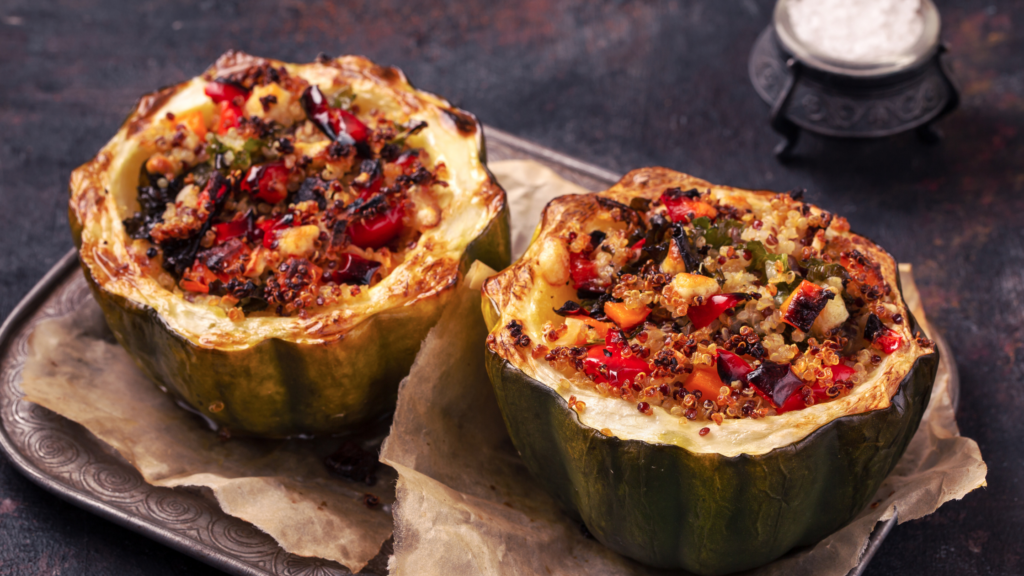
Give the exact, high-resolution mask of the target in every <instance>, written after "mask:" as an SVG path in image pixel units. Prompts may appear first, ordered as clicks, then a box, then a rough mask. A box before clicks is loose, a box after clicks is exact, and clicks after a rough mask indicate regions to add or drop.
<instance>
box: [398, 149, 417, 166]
mask: <svg viewBox="0 0 1024 576" xmlns="http://www.w3.org/2000/svg"><path fill="white" fill-rule="evenodd" d="M419 157H420V152H419V150H406V151H405V152H402V155H401V156H399V157H398V159H397V160H395V165H397V166H401V167H402V168H405V167H407V166H412V163H413V162H414V161H415V160H416V159H417V158H419Z"/></svg>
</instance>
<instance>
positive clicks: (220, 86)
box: [203, 81, 249, 106]
mask: <svg viewBox="0 0 1024 576" xmlns="http://www.w3.org/2000/svg"><path fill="white" fill-rule="evenodd" d="M203 92H205V93H206V95H207V96H209V97H210V100H213V101H214V103H216V104H220V103H221V102H231V103H232V104H235V105H236V106H241V105H242V104H245V101H246V100H248V99H249V91H248V90H246V89H245V88H242V87H241V86H239V85H238V84H232V83H230V82H217V81H214V82H209V83H207V84H206V87H205V88H203ZM236 98H241V99H242V100H241V101H238V100H236Z"/></svg>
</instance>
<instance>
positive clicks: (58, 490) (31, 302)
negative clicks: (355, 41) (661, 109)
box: [0, 126, 958, 576]
mask: <svg viewBox="0 0 1024 576" xmlns="http://www.w3.org/2000/svg"><path fill="white" fill-rule="evenodd" d="M485 134H486V139H487V141H488V142H489V143H491V144H497V145H498V146H499V147H505V148H507V149H510V150H511V151H512V153H513V155H518V156H520V157H522V158H525V159H532V160H538V161H540V162H542V163H544V164H547V165H548V166H550V167H551V168H553V169H554V170H555V171H556V172H559V173H560V174H561V175H562V176H564V177H566V178H567V179H569V180H571V181H573V182H575V183H577V184H580V185H582V186H584V187H587V188H593V187H594V186H595V185H598V186H608V185H611V184H613V183H614V182H616V181H618V179H619V177H620V176H619V175H618V174H616V173H615V172H612V171H610V170H606V169H604V168H601V167H598V166H595V165H593V164H589V163H586V162H583V161H580V160H578V159H576V158H573V157H571V156H567V155H565V154H562V153H560V152H557V151H555V150H551V149H549V148H544V147H542V146H539V145H537V144H534V143H532V142H530V141H528V140H524V139H522V138H518V137H516V136H513V135H511V134H509V133H507V132H503V131H501V130H498V129H495V128H492V127H489V126H488V127H485ZM501 155H503V156H504V155H507V153H506V154H501ZM493 159H495V160H496V159H497V158H493ZM77 263H78V257H77V250H76V249H74V248H72V249H71V250H70V251H68V252H67V253H66V254H65V255H64V256H63V257H62V258H61V259H60V260H59V261H58V262H57V263H56V264H55V265H54V266H53V267H52V268H51V269H50V270H49V271H48V272H47V273H46V275H45V276H43V278H42V279H41V280H40V281H39V282H38V283H37V284H36V285H35V286H34V287H33V288H32V289H31V290H30V291H29V293H28V294H26V295H25V297H24V298H22V300H21V301H20V302H19V303H18V305H17V306H15V308H14V309H13V310H12V311H11V313H10V315H9V316H8V317H7V318H6V319H5V321H4V323H3V325H2V326H0V360H6V359H7V357H8V356H9V355H10V354H11V352H12V348H13V347H14V346H15V345H16V344H18V337H19V336H21V335H22V332H23V330H24V329H26V328H28V326H27V324H28V323H29V322H30V321H31V320H32V319H33V317H34V316H35V315H36V314H37V313H38V312H40V311H41V308H42V305H43V304H44V303H46V302H47V301H48V300H49V299H50V298H52V297H53V296H55V294H56V291H57V289H58V288H60V287H61V286H62V284H63V283H64V282H65V281H66V280H67V279H68V276H69V275H71V274H73V273H74V271H75V270H77V268H78V267H77ZM936 340H937V341H938V343H939V347H940V348H941V349H942V353H943V354H946V355H947V358H952V356H949V355H948V354H949V351H948V347H947V346H946V344H945V342H944V341H943V340H942V339H941V338H937V339H936ZM19 362H20V363H19V364H18V365H17V366H16V368H15V369H16V370H17V371H18V373H19V374H18V376H17V378H19V380H20V368H21V367H22V366H23V365H24V360H23V359H22V360H20V361H19ZM951 366H952V369H953V384H956V383H958V379H957V376H956V366H955V364H951ZM0 393H2V390H0ZM0 399H2V398H0ZM954 406H955V405H954ZM0 449H2V450H3V452H4V454H5V455H6V457H7V458H8V459H9V460H10V462H11V463H12V464H13V465H14V466H15V468H17V469H18V470H19V471H20V472H21V473H22V474H23V475H25V477H27V478H28V479H29V480H31V481H32V482H34V483H35V484H37V485H38V486H40V487H42V488H43V489H45V490H47V491H48V492H50V493H52V494H54V495H55V496H57V497H59V498H61V499H63V500H65V501H67V502H69V503H71V504H74V505H76V506H78V507H80V508H83V509H85V510H87V511H89V512H91V513H93V514H96V515H97V516H100V517H102V518H105V519H107V520H109V521H111V522H114V523H115V524H118V525H120V526H123V527H125V528H128V529H129V530H132V531H135V532H138V533H140V534H142V535H144V536H147V537H149V538H151V539H153V540H155V541H157V542H159V543H161V544H164V545H166V546H169V547H170V548H173V549H175V550H177V551H179V552H182V553H183V554H186V555H188V556H191V557H193V558H196V559H198V560H200V561H202V562H205V563H207V564H209V565H210V566H213V567H215V568H218V569H220V570H223V571H225V572H228V573H231V574H238V575H243V576H275V575H276V574H279V572H278V571H276V570H274V569H273V567H271V570H270V571H268V570H265V569H262V568H261V567H259V566H256V565H254V564H253V563H251V562H249V561H246V559H245V558H243V557H242V556H234V555H231V554H230V553H229V551H227V550H224V549H217V548H216V547H214V546H212V545H210V544H207V543H205V542H203V541H201V540H199V539H197V538H194V537H189V536H188V535H186V534H183V533H181V532H177V531H175V530H173V529H172V528H170V527H169V526H166V525H161V524H159V523H157V522H156V521H154V520H151V519H148V518H146V517H144V516H141V515H138V514H132V513H131V512H129V511H127V510H124V509H122V508H118V507H117V506H114V505H113V504H111V503H108V502H105V501H103V500H101V499H100V498H99V497H98V496H97V495H96V494H94V493H92V492H89V491H87V490H83V489H80V488H77V487H75V486H72V485H70V484H69V483H68V482H66V481H62V480H61V479H60V478H58V477H57V476H55V475H51V474H49V473H47V472H46V471H45V470H43V469H42V468H41V467H40V466H39V465H37V464H36V463H34V462H32V461H31V460H30V459H29V458H28V457H27V456H26V455H25V454H24V453H23V447H21V446H19V445H18V444H17V443H16V442H15V441H14V440H13V439H12V438H11V436H10V434H9V432H8V429H7V426H6V425H2V426H0ZM124 466H128V467H129V468H130V466H129V465H128V464H127V463H124ZM132 472H134V469H132ZM165 490H168V489H165ZM212 506H213V508H214V509H215V510H214V511H213V514H214V515H216V513H219V514H221V515H223V516H224V517H226V518H233V517H230V516H228V515H227V514H224V513H223V512H222V511H220V510H219V508H218V507H217V506H216V504H212ZM235 520H237V519H235ZM238 522H241V521H240V520H239V521H238ZM211 524H212V523H211ZM895 525H896V518H895V517H893V518H891V519H890V520H888V521H885V522H881V523H879V525H877V526H876V528H875V531H874V532H873V533H872V535H871V537H870V539H869V541H868V544H867V546H866V547H865V549H864V551H863V553H862V555H861V559H860V562H859V563H858V565H857V566H856V567H854V569H853V570H852V571H851V572H850V576H861V574H863V572H864V570H865V569H866V567H867V564H868V563H869V562H870V560H871V558H872V557H873V556H874V554H875V553H876V552H877V550H878V548H879V547H880V546H881V544H882V541H884V539H885V537H886V536H888V534H889V532H890V531H891V530H892V528H893V526H895ZM254 529H255V528H254ZM331 565H333V566H337V565H334V564H333V563H331ZM319 566H320V567H321V568H322V569H323V568H326V569H327V570H328V571H330V568H331V567H333V566H324V565H319ZM293 567H294V566H293ZM310 567H312V566H310Z"/></svg>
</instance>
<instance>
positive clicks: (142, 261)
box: [69, 52, 510, 437]
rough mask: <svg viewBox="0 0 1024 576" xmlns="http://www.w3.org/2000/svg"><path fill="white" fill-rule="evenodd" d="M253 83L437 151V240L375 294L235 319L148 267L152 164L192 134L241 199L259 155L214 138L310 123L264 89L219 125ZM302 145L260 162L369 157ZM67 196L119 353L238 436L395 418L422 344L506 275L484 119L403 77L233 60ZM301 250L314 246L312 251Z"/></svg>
mask: <svg viewBox="0 0 1024 576" xmlns="http://www.w3.org/2000/svg"><path fill="white" fill-rule="evenodd" d="M252 70H255V71H256V72H253V74H255V73H257V72H258V73H259V74H263V75H264V77H266V75H267V74H269V75H270V76H269V77H270V78H271V79H277V78H278V76H282V75H287V76H289V77H290V78H292V79H294V80H295V81H296V82H300V83H301V82H305V83H308V85H309V86H315V87H318V88H319V90H320V91H321V93H322V95H323V96H318V98H321V99H323V98H335V97H340V98H342V99H347V102H348V103H349V104H350V103H351V102H353V101H354V102H355V103H357V107H356V108H352V110H353V111H356V112H358V114H360V115H361V116H362V118H361V120H362V122H366V123H368V124H370V126H371V128H372V126H373V122H375V121H377V120H375V119H377V118H386V119H387V120H389V121H393V122H394V123H395V125H403V126H413V127H415V129H411V130H410V131H409V133H408V134H406V135H405V136H403V140H401V142H402V143H403V145H405V146H407V147H414V148H416V149H418V150H422V151H425V152H426V154H425V156H424V157H429V159H430V160H429V166H427V168H428V169H434V170H436V169H437V167H438V166H439V165H440V164H441V163H443V164H444V170H445V183H444V186H442V187H436V190H437V198H438V200H437V202H438V206H439V210H440V216H441V217H440V222H439V223H435V224H434V225H433V227H432V228H429V229H425V230H424V231H423V232H422V235H421V236H419V237H418V239H417V240H416V241H415V242H414V244H415V245H414V246H411V247H397V248H395V250H404V252H402V256H401V258H398V259H395V262H394V264H393V266H391V268H390V269H389V271H388V273H387V274H386V275H385V276H384V277H382V278H379V280H378V281H376V283H374V284H373V285H367V286H362V287H360V288H361V290H349V292H347V294H348V296H347V297H345V298H340V300H339V301H338V302H335V303H332V304H328V305H325V306H320V307H316V308H312V309H309V310H302V311H301V314H285V315H280V312H279V314H278V315H275V314H273V313H271V312H270V311H269V310H268V311H264V312H262V313H249V312H246V313H245V314H242V313H240V312H239V310H232V309H230V308H229V309H227V312H228V313H229V314H226V313H225V312H226V310H225V308H224V307H223V306H211V305H207V304H206V303H205V302H207V300H204V298H207V297H206V296H205V295H203V294H192V293H189V292H187V291H183V290H182V289H181V286H182V285H185V284H184V283H183V282H181V279H180V278H177V277H170V279H168V278H169V277H168V272H167V270H168V269H171V268H172V267H166V266H165V267H164V268H161V266H160V264H159V262H158V259H159V257H157V258H156V259H151V258H152V256H153V255H154V254H156V253H157V250H156V249H155V248H153V247H151V246H150V245H149V243H148V242H146V241H144V240H139V239H137V237H136V238H132V237H130V236H129V233H128V231H127V230H126V224H125V223H126V221H129V220H130V219H131V218H132V217H133V214H136V215H137V214H138V213H139V210H140V203H139V201H138V197H137V194H138V192H137V188H138V187H139V186H140V178H144V177H145V173H146V171H147V170H149V169H150V168H151V167H152V166H153V164H151V163H147V162H148V160H149V159H150V158H152V157H153V156H154V154H155V153H156V152H157V151H158V150H166V149H167V148H168V146H169V144H168V141H169V140H171V139H173V138H175V134H176V133H177V132H181V133H182V134H184V135H186V136H188V137H189V138H191V137H192V135H191V134H192V132H190V131H189V130H193V129H194V130H195V131H196V132H199V133H200V136H202V135H203V134H207V136H206V140H205V142H206V145H207V150H209V149H210V148H209V146H214V145H216V146H219V147H220V148H219V157H218V159H217V161H216V162H214V161H213V159H212V158H211V159H210V160H209V162H208V163H209V164H210V165H214V164H216V169H218V170H221V168H222V167H221V164H223V165H224V166H223V169H222V172H223V173H224V174H225V175H226V177H227V178H228V180H229V181H230V184H231V185H232V186H236V187H237V186H240V185H242V184H240V183H239V180H241V179H242V178H243V177H244V176H245V173H244V171H242V172H239V171H235V172H234V173H233V174H232V173H231V170H232V168H234V167H235V164H232V162H236V161H238V159H240V158H243V159H248V158H249V156H247V155H248V154H256V153H258V147H256V148H251V147H250V146H249V143H250V142H251V141H248V142H247V141H244V140H243V139H241V138H238V137H237V135H236V134H233V133H231V134H227V135H226V136H221V137H219V140H216V141H215V140H214V139H212V133H213V132H215V131H216V132H218V133H221V132H225V133H226V132H232V131H231V130H230V129H228V126H234V125H237V124H238V121H239V117H241V116H244V115H246V114H259V113H260V112H259V110H260V106H261V105H262V107H263V110H264V111H267V110H270V111H271V113H268V114H266V115H265V117H264V118H261V119H260V120H259V121H255V122H253V123H250V125H249V127H250V128H252V127H253V126H255V129H258V130H265V131H268V132H272V131H274V130H278V129H279V128H280V124H275V123H274V122H273V120H280V118H285V119H284V120H282V121H283V122H285V123H289V124H290V123H291V122H293V121H294V122H296V123H301V122H306V118H305V117H304V116H301V114H302V108H301V107H299V104H298V102H297V101H298V99H297V98H295V97H294V96H296V95H295V94H292V97H291V98H290V99H289V97H288V95H286V94H284V93H283V92H282V91H281V90H277V92H276V96H274V94H275V93H274V92H273V90H276V88H275V87H274V86H271V84H273V82H270V80H266V78H264V81H263V84H264V85H263V88H262V89H263V90H264V91H263V92H262V94H264V95H263V96H262V97H260V98H259V101H258V102H257V98H256V96H255V95H254V96H252V97H251V98H249V99H248V100H247V101H244V102H243V101H242V100H238V99H235V100H234V101H233V103H232V101H231V100H230V96H232V94H228V97H229V99H228V103H227V104H223V105H221V107H220V109H218V106H217V104H215V103H214V101H213V100H212V99H211V96H208V95H210V94H212V93H213V92H212V91H211V90H210V86H212V85H213V84H214V83H215V82H219V81H220V79H223V78H236V79H237V78H243V77H245V76H246V74H249V76H252V74H250V73H249V72H247V71H252ZM304 85H305V84H304ZM224 86H227V85H224ZM224 86H219V88H221V89H222V92H223V89H224ZM235 86H238V85H237V84H235ZM250 88H251V87H250ZM228 89H229V90H230V89H233V88H231V87H230V86H228ZM268 91H269V92H268ZM286 104H287V105H288V106H290V108H287V110H290V111H291V112H290V113H292V114H293V116H294V115H295V114H299V115H300V117H299V119H298V120H296V119H295V118H292V119H290V120H289V119H288V118H287V117H286V116H282V117H274V116H273V112H274V111H275V110H284V111H286V112H287V110H286V109H285V105H286ZM303 105H305V103H303ZM229 108H231V109H233V110H234V111H235V112H234V116H230V114H231V113H232V112H231V110H227V109H229ZM225 110H227V112H225ZM254 111H255V112H254ZM307 113H308V109H307ZM340 114H343V115H344V113H340ZM310 115H312V114H310ZM353 116H354V114H351V115H348V116H346V118H349V119H350V118H351V117H353ZM183 118H187V119H189V121H190V122H195V123H196V125H193V127H192V128H189V127H187V126H186V127H183V125H181V124H179V125H178V126H177V127H176V129H174V130H170V131H168V130H167V129H166V128H163V127H162V125H161V123H162V122H164V123H165V124H166V122H167V121H171V124H172V125H173V122H175V121H181V120H182V119H183ZM243 122H244V120H243ZM309 122H312V120H310V121H309ZM421 122H425V123H426V126H425V127H424V126H421V125H420V123H421ZM296 125H297V124H296ZM352 125H353V124H351V123H350V124H349V126H348V131H349V132H350V133H354V132H353V130H352ZM354 125H357V126H358V125H359V122H358V121H356V122H355V123H354ZM334 126H335V128H337V127H338V124H337V123H335V125H334ZM186 128H188V129H187V130H186ZM345 129H346V125H345V124H341V130H342V131H344V130H345ZM162 131H163V132H164V133H162ZM323 132H328V130H323ZM208 133H209V134H208ZM294 133H295V134H296V136H295V137H294V145H293V146H286V145H284V144H278V143H275V139H274V138H270V139H268V140H267V141H266V142H265V143H264V144H265V145H266V148H264V149H263V150H264V151H266V150H268V149H269V148H270V147H271V146H273V147H278V148H275V149H276V150H279V151H280V152H282V153H283V152H287V151H289V150H288V149H293V148H297V147H299V146H305V148H303V149H302V150H303V151H307V150H308V154H309V155H311V156H312V155H314V151H317V152H316V154H319V155H318V156H316V157H317V158H324V157H327V156H330V157H331V158H334V157H336V156H338V157H344V156H345V155H346V154H347V155H348V156H347V157H348V158H352V157H353V154H356V155H358V154H359V153H360V152H358V151H357V152H352V146H350V145H351V144H352V143H353V141H352V139H351V138H349V137H347V136H344V135H342V136H337V135H335V136H337V138H336V140H337V146H336V149H333V150H332V151H330V152H325V151H324V150H325V149H327V148H330V146H329V144H331V145H333V144H332V143H329V142H324V141H323V140H324V139H325V137H324V136H322V135H321V132H320V131H318V130H317V129H316V126H313V125H310V126H298V128H297V129H296V130H295V132H294ZM161 146H162V147H163V148H161ZM357 146H358V145H357ZM201 150H202V148H197V152H196V154H199V151H201ZM183 154H184V155H185V156H188V151H187V150H186V151H184V152H183ZM384 154H385V153H384V152H381V155H384ZM210 155H211V156H212V153H210ZM296 155H297V156H298V154H296ZM332 155H333V156H332ZM224 158H227V160H226V161H225V160H224ZM308 160H309V159H308V158H307V159H303V160H302V161H303V162H306V161H308ZM318 161H319V160H318ZM353 162H354V165H355V166H356V167H358V166H359V163H358V160H356V161H353ZM228 164H232V165H231V166H228ZM144 166H145V167H146V168H145V169H144V168H143V167H144ZM158 168H159V166H158ZM243 168H244V166H243ZM250 173H252V172H250ZM140 174H142V176H140ZM324 174H325V175H324V176H323V177H324V178H325V179H329V178H332V177H331V176H329V175H327V174H326V172H325V173H324ZM316 176H317V178H319V177H320V176H319V174H317V175H316ZM232 178H234V180H233V181H231V179H232ZM327 183H328V184H329V182H327ZM161 185H165V184H164V183H161ZM292 187H293V188H294V187H295V186H294V185H293V186H292ZM236 189H237V188H236ZM70 191H71V198H70V203H69V219H70V222H71V229H72V234H73V236H74V241H75V245H76V246H77V247H78V249H79V254H80V261H81V266H82V270H83V271H84V273H85V276H86V278H87V279H88V281H89V283H90V285H91V287H92V291H93V294H94V296H95V298H96V300H97V302H99V304H100V306H101V307H102V309H103V312H104V314H105V315H106V319H107V322H108V324H109V325H110V328H111V329H112V330H113V332H114V334H115V335H116V337H117V339H118V341H119V342H120V343H121V345H123V346H124V347H125V349H126V350H127V351H128V352H129V353H130V354H131V356H132V357H133V358H134V359H135V361H136V363H137V364H138V365H139V367H140V368H141V369H142V370H143V371H144V372H145V373H146V374H147V375H148V376H149V377H150V378H151V379H152V380H153V381H155V382H156V383H157V384H158V385H159V386H160V387H161V388H163V389H165V390H166V391H169V392H171V393H173V394H175V395H177V396H179V397H180V398H181V399H183V400H184V401H185V402H187V403H188V405H189V406H191V407H192V408H194V409H195V410H197V411H199V412H200V413H202V415H203V416H205V417H207V418H208V419H210V420H212V421H213V422H214V423H216V424H217V425H219V426H221V427H223V428H226V429H227V431H228V432H230V433H232V434H241V435H256V436H264V437H289V436H295V435H306V434H330V433H337V432H342V431H346V430H350V429H351V428H352V427H354V426H356V425H359V424H361V423H365V422H368V421H371V420H373V419H375V418H378V417H382V416H384V415H386V414H387V413H389V411H391V410H393V409H394V404H395V400H396V397H397V389H398V384H399V381H400V380H401V378H402V377H404V376H405V375H406V373H407V372H408V369H409V367H410V366H411V364H412V362H413V358H414V356H415V355H416V353H417V351H418V350H419V347H420V343H421V341H422V339H423V338H424V337H425V336H426V334H427V331H428V330H429V329H430V327H431V326H433V324H434V323H435V322H436V320H437V318H438V317H439V315H440V313H441V310H442V308H443V307H444V305H445V303H446V302H447V300H448V299H449V298H450V297H451V294H452V293H453V289H454V287H455V285H456V284H457V282H458V281H459V278H460V277H461V275H462V274H464V272H465V271H466V270H467V269H468V267H469V265H470V264H471V263H472V261H473V260H476V259H479V260H482V261H483V262H485V263H487V264H488V265H490V266H493V267H501V266H505V265H507V264H508V262H509V260H510V240H509V222H508V218H509V217H508V208H507V206H506V198H505V193H504V191H503V190H502V189H501V188H500V187H499V186H498V184H497V183H496V181H495V179H494V178H493V177H492V175H491V174H490V173H489V172H488V170H487V169H486V167H485V166H484V141H483V133H482V127H481V125H480V124H479V123H478V122H477V121H476V119H475V117H473V116H472V115H471V114H469V113H466V112H464V111H461V110H458V109H456V108H454V107H453V106H451V105H450V104H449V103H448V102H446V101H445V100H443V99H441V98H439V97H437V96H434V95H432V94H429V93H426V92H422V91H419V90H416V89H414V88H413V87H412V86H411V85H410V84H409V82H408V81H407V80H406V78H405V76H404V75H403V74H402V73H401V72H400V71H399V70H397V69H394V68H389V67H381V66H377V65H375V64H373V63H372V62H370V61H369V60H367V59H365V58H362V57H356V56H344V57H339V58H336V59H327V58H321V59H318V61H317V62H314V63H311V64H289V63H284V62H279V61H276V60H269V59H263V58H256V57H253V56H249V55H246V54H242V53H238V52H229V53H227V54H225V55H224V56H222V57H221V58H220V59H219V60H218V61H217V63H216V64H214V66H212V67H211V68H210V69H209V70H207V71H206V72H205V73H204V74H203V75H202V76H200V77H197V78H193V79H192V80H189V81H187V82H184V83H181V84H178V85H175V86H171V87H169V88H165V89H162V90H160V91H158V92H155V93H152V94H149V95H147V96H145V97H143V98H142V99H141V100H140V102H139V104H138V106H137V107H136V109H135V110H134V111H133V112H132V113H131V115H130V116H129V117H128V118H127V120H126V121H125V122H124V123H123V125H122V126H121V128H120V130H119V131H118V132H117V134H116V135H115V136H114V137H113V138H112V139H111V140H110V142H108V143H107V144H106V146H104V147H103V149H102V150H101V151H100V152H99V153H98V154H97V156H96V157H95V158H94V159H93V160H91V161H90V162H88V163H86V164H84V165H83V166H81V167H79V168H78V169H76V170H75V171H74V172H73V173H72V176H71V183H70ZM289 193H290V194H295V193H296V192H295V191H294V190H292V191H291V192H289ZM300 193H301V192H300ZM179 200H180V197H179ZM321 200H322V198H321ZM254 202H255V201H254ZM360 202H361V201H360ZM178 204H179V205H180V204H181V202H178ZM307 204H308V203H307ZM339 206H340V204H339ZM314 208H315V206H314ZM321 208H322V206H321ZM169 209H170V208H169ZM257 215H258V214H257ZM136 217H137V216H136ZM208 229H209V226H207V229H206V230H208ZM350 230H351V227H350ZM250 232H252V226H250ZM217 233H218V234H220V231H219V229H218V232H217ZM268 233H270V232H268ZM313 237H314V238H315V234H314V235H313ZM322 239H323V235H321V240H322ZM300 240H301V238H300ZM374 241H375V240H374ZM218 242H219V240H218ZM305 242H306V243H307V247H311V246H313V244H310V242H312V239H309V238H307V239H306V240H305ZM258 243H259V242H258V241H257V244H258ZM378 244H379V242H378ZM393 244H394V242H393ZM316 245H317V246H319V244H316ZM275 246H276V244H275ZM403 246H405V245H404V244H403ZM310 249H311V248H310ZM147 250H148V251H149V254H148V255H147ZM364 253H365V252H364ZM186 264H187V263H186ZM276 265H277V264H275V266H276ZM375 266H376V265H375ZM179 272H180V269H179ZM370 273H371V274H372V273H373V272H372V268H371V270H370ZM367 282H368V280H367ZM363 283H364V284H365V282H363ZM193 286H194V285H193ZM200 288H203V289H204V290H205V288H206V287H205V286H200ZM197 296H198V300H197V298H196V297H197Z"/></svg>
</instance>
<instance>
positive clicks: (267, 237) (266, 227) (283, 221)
mask: <svg viewBox="0 0 1024 576" xmlns="http://www.w3.org/2000/svg"><path fill="white" fill-rule="evenodd" d="M294 223H295V217H294V216H292V215H291V214H285V215H284V216H278V217H277V218H268V219H266V220H261V221H259V222H257V223H256V227H257V228H259V229H260V230H262V231H263V246H264V247H265V248H271V247H273V245H274V241H275V240H277V231H278V230H283V229H285V228H291V227H292V226H293V225H294Z"/></svg>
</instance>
